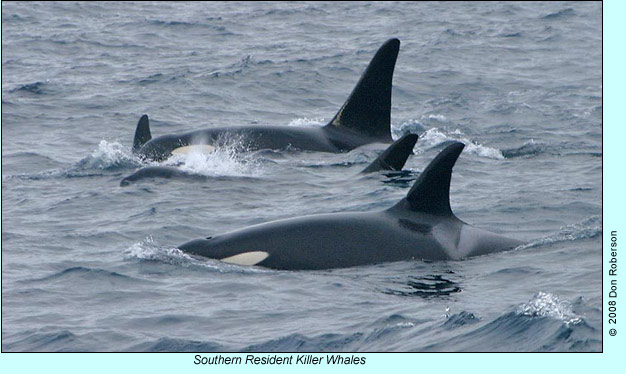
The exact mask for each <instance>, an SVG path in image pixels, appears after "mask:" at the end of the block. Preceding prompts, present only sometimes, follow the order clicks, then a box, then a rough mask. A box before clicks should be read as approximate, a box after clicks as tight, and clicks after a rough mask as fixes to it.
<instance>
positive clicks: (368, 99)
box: [326, 39, 400, 142]
mask: <svg viewBox="0 0 626 374" xmlns="http://www.w3.org/2000/svg"><path fill="white" fill-rule="evenodd" d="M399 50H400V40H398V39H390V40H388V41H386V42H385V43H384V44H383V45H382V46H381V47H380V48H379V49H378V52H376V54H375V55H374V57H373V58H372V61H370V63H369V65H368V66H367V69H365V72H364V73H363V75H362V76H361V79H359V82H358V83H357V84H356V86H355V87H354V89H353V90H352V93H351V94H350V96H349V97H348V100H346V102H345V103H344V104H343V106H342V107H341V109H339V111H338V112H337V114H335V117H334V118H333V119H332V120H331V121H330V122H329V123H328V125H326V126H337V127H345V128H348V129H351V130H354V131H357V132H359V133H362V134H365V135H367V136H370V137H373V138H379V139H381V140H384V141H385V142H388V141H391V81H392V78H393V70H394V68H395V66H396V59H397V58H398V51H399Z"/></svg>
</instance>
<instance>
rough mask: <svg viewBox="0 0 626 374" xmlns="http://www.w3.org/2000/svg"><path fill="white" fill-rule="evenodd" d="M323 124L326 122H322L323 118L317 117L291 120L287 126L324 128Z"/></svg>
mask: <svg viewBox="0 0 626 374" xmlns="http://www.w3.org/2000/svg"><path fill="white" fill-rule="evenodd" d="M325 124H326V122H325V121H324V118H322V117H317V118H306V117H302V118H294V119H292V120H291V122H289V124H288V125H287V126H297V127H320V126H324V125H325Z"/></svg>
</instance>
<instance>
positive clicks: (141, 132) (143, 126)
mask: <svg viewBox="0 0 626 374" xmlns="http://www.w3.org/2000/svg"><path fill="white" fill-rule="evenodd" d="M150 139H152V134H150V120H148V115H147V114H144V115H143V116H141V118H140V119H139V122H138V123H137V130H135V140H134V141H133V152H136V151H138V150H139V149H140V148H141V147H142V146H143V145H144V144H146V143H147V142H148V141H149V140H150Z"/></svg>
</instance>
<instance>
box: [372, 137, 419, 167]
mask: <svg viewBox="0 0 626 374" xmlns="http://www.w3.org/2000/svg"><path fill="white" fill-rule="evenodd" d="M417 138H418V136H417V135H416V134H406V135H404V136H402V137H401V138H400V139H398V140H396V141H395V142H394V143H393V144H392V145H390V146H389V147H388V148H387V149H385V151H384V152H383V153H382V154H381V155H380V156H378V158H377V159H376V160H374V162H372V163H371V164H370V165H369V166H368V167H366V168H365V169H363V171H362V172H361V173H372V172H375V171H378V170H402V168H403V167H404V164H405V163H406V160H407V159H408V158H409V155H411V154H412V153H413V147H415V143H416V142H417Z"/></svg>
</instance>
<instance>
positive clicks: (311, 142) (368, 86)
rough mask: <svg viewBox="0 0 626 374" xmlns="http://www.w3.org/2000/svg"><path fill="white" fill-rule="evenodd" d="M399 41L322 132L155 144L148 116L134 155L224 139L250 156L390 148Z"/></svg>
mask: <svg viewBox="0 0 626 374" xmlns="http://www.w3.org/2000/svg"><path fill="white" fill-rule="evenodd" d="M399 49H400V41H399V40H398V39H390V40H388V41H386V42H385V43H384V44H383V45H382V46H381V47H380V48H379V49H378V51H377V52H376V54H375V55H374V57H373V58H372V60H371V61H370V63H369V65H368V66H367V68H366V69H365V72H364V73H363V75H362V76H361V78H360V79H359V81H358V83H357V84H356V86H355V87H354V89H353V90H352V93H351V94H350V96H349V97H348V99H347V100H346V102H345V103H344V104H343V105H342V106H341V108H340V109H339V111H338V112H337V114H335V116H334V117H333V119H332V120H331V121H330V122H329V123H328V124H327V125H326V126H324V127H319V128H311V127H295V126H262V125H250V126H231V127H215V128H209V129H203V130H196V131H191V132H187V133H183V134H170V135H162V136H159V137H156V138H152V134H151V131H150V123H149V119H148V116H147V115H143V116H142V117H141V118H140V120H139V122H138V123H137V128H136V130H135V137H134V140H133V147H132V151H133V153H135V154H136V155H138V156H139V157H141V158H146V159H151V160H155V161H160V160H164V159H166V158H168V157H169V156H170V155H171V154H172V151H174V150H175V149H177V148H179V147H184V146H189V145H194V144H217V143H219V142H220V141H222V140H223V139H224V138H225V137H226V138H228V137H236V138H237V139H244V142H245V148H246V150H256V149H266V148H267V149H284V148H286V147H292V148H296V149H300V150H310V151H320V152H343V151H349V150H351V149H354V148H357V147H359V146H362V145H364V144H369V143H377V142H380V143H389V142H391V131H390V120H391V87H392V79H393V71H394V68H395V64H396V60H397V57H398V52H399Z"/></svg>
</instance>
